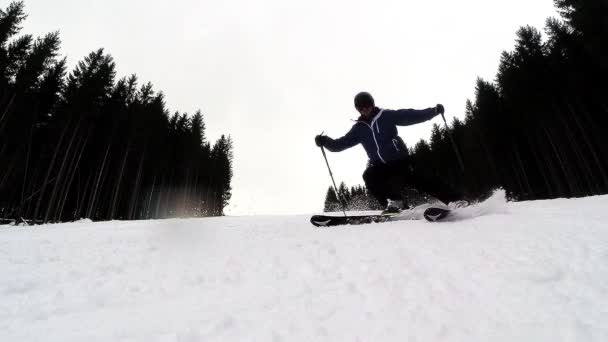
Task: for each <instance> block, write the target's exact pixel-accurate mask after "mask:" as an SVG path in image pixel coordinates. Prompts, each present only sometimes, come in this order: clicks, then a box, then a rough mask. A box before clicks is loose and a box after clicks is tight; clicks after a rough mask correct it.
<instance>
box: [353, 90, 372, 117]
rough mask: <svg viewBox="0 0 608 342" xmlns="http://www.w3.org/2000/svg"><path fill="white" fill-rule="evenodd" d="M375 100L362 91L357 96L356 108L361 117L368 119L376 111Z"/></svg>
mask: <svg viewBox="0 0 608 342" xmlns="http://www.w3.org/2000/svg"><path fill="white" fill-rule="evenodd" d="M374 106H375V104H374V98H373V97H372V95H371V94H370V93H368V92H366V91H362V92H360V93H359V94H357V95H355V108H357V111H359V113H361V115H363V116H365V117H367V116H369V115H370V114H371V113H372V111H373V109H374Z"/></svg>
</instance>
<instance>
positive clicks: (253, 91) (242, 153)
mask: <svg viewBox="0 0 608 342" xmlns="http://www.w3.org/2000/svg"><path fill="white" fill-rule="evenodd" d="M25 5H26V12H27V13H28V15H29V17H28V19H27V20H26V22H25V24H24V25H23V26H24V29H23V31H22V32H23V33H31V34H34V35H44V34H45V33H47V32H52V31H60V36H61V39H62V49H61V52H62V54H63V55H65V56H66V57H67V58H68V64H69V66H70V69H71V68H72V67H73V66H74V65H75V64H76V63H77V62H78V61H80V60H81V59H82V58H83V57H84V56H85V55H87V54H88V53H89V52H91V51H93V50H96V49H98V48H101V47H103V48H104V49H105V51H106V52H107V53H109V54H111V55H112V56H113V57H114V59H115V62H116V64H117V71H118V75H119V76H127V75H130V74H137V75H138V77H139V79H140V81H145V82H147V81H150V82H152V83H153V84H154V86H155V89H156V90H162V91H163V93H164V94H165V96H166V101H167V105H168V107H169V108H170V110H171V111H180V112H187V113H194V112H195V111H196V110H197V109H201V110H202V112H203V114H204V115H205V122H206V125H207V136H208V138H209V139H210V140H212V141H214V140H216V139H217V138H219V137H220V135H221V134H230V135H231V136H232V138H233V140H234V177H233V181H232V188H233V191H232V199H231V201H230V205H229V206H228V208H226V213H227V214H229V215H248V214H295V213H312V212H318V211H321V210H322V207H323V202H324V199H325V193H326V191H327V188H328V187H329V186H330V185H331V180H330V178H329V174H328V171H327V168H326V166H325V162H324V160H323V157H322V154H321V151H320V149H319V148H318V147H316V146H315V144H314V137H315V136H316V135H317V134H319V133H321V132H325V134H327V135H329V136H331V137H333V138H337V137H340V136H342V135H343V134H344V133H346V132H347V131H348V130H349V129H350V127H351V126H352V124H353V122H352V121H351V120H352V119H356V118H357V116H358V114H357V112H356V110H355V108H354V106H353V97H354V95H355V94H356V93H358V92H360V91H368V92H370V93H371V94H372V95H373V96H374V98H375V99H376V104H377V105H378V106H379V107H381V108H390V109H400V108H415V109H422V108H428V107H432V106H435V105H436V104H437V103H442V104H443V105H444V106H445V108H446V118H447V119H448V120H451V119H452V118H453V117H459V118H463V117H464V109H465V103H466V100H467V99H473V98H474V91H475V80H476V79H477V78H478V77H481V78H484V79H486V80H493V79H494V77H495V75H496V71H497V67H498V63H499V59H500V54H501V52H502V51H504V50H510V49H512V48H513V46H514V43H515V32H516V31H517V29H518V28H519V27H521V26H523V25H531V26H535V27H536V28H538V29H543V28H544V23H545V21H546V19H547V18H548V17H550V16H557V13H556V11H555V9H554V7H553V0H534V1H530V0H510V1H504V0H461V1H453V0H425V1H420V0H415V1H414V0H373V1H357V0H335V1H328V0H302V1H299V0H298V1H286V0H256V1H247V0H212V1H205V0H179V1H171V2H169V1H162V2H161V1H149V0H146V1H144V0H104V1H98V0H95V1H91V0H78V1H76V0H53V1H48V0H27V1H26V2H25ZM2 7H6V5H2ZM434 123H437V124H442V121H441V118H440V117H438V118H435V119H433V120H431V121H429V122H426V123H423V124H419V125H416V126H410V127H400V128H399V134H400V136H401V137H402V138H403V139H404V141H405V142H406V144H408V146H413V145H414V144H415V143H416V142H417V141H419V140H420V139H427V138H428V137H429V136H430V130H431V127H432V124H434ZM327 156H328V159H329V163H330V165H331V167H332V171H333V173H334V176H335V177H336V181H337V182H341V181H344V182H346V184H347V185H349V186H353V185H357V184H362V183H363V180H362V179H361V174H362V173H363V171H364V168H365V164H366V161H367V157H366V155H365V152H364V150H363V148H362V147H361V146H356V147H354V148H352V149H350V150H347V151H344V152H341V153H328V155H327Z"/></svg>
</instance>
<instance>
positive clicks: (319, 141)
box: [315, 134, 329, 147]
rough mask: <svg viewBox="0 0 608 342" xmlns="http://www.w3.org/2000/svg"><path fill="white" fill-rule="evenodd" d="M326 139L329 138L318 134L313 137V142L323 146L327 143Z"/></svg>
mask: <svg viewBox="0 0 608 342" xmlns="http://www.w3.org/2000/svg"><path fill="white" fill-rule="evenodd" d="M327 139H329V137H328V136H326V135H321V134H319V135H317V136H316V137H315V144H317V146H319V147H323V146H325V144H326V143H327Z"/></svg>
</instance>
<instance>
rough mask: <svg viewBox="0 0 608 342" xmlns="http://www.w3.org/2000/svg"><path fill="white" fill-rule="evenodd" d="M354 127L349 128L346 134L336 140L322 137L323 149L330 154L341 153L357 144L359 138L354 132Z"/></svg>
mask: <svg viewBox="0 0 608 342" xmlns="http://www.w3.org/2000/svg"><path fill="white" fill-rule="evenodd" d="M355 129H356V128H355V127H353V128H351V129H350V131H348V133H346V134H345V135H344V136H343V137H341V138H338V139H332V138H330V137H328V136H323V139H322V141H323V147H325V148H326V149H328V150H330V151H331V152H341V151H344V150H346V149H347V148H351V147H353V146H355V145H357V144H358V143H359V138H358V136H357V133H356V132H355Z"/></svg>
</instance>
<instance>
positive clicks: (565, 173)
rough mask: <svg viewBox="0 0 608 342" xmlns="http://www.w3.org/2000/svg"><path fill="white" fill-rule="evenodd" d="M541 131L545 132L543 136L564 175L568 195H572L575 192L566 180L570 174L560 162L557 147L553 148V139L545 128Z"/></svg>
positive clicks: (560, 158)
mask: <svg viewBox="0 0 608 342" xmlns="http://www.w3.org/2000/svg"><path fill="white" fill-rule="evenodd" d="M543 130H544V132H545V136H546V137H547V139H548V140H549V144H550V145H551V147H552V148H553V154H554V155H555V157H556V158H557V161H558V162H559V165H560V168H561V170H562V173H563V175H564V179H565V180H566V185H567V186H568V189H569V191H570V194H572V193H574V192H576V191H575V190H574V188H573V187H572V184H571V183H570V181H569V180H568V177H569V175H570V172H568V170H567V168H566V166H565V164H564V162H563V161H562V157H561V155H560V153H559V150H558V149H557V146H555V143H554V142H553V139H552V138H551V134H549V131H548V130H547V127H543Z"/></svg>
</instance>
